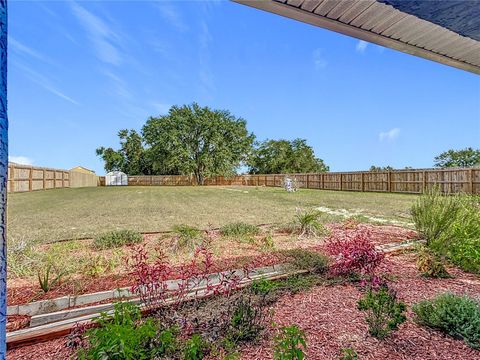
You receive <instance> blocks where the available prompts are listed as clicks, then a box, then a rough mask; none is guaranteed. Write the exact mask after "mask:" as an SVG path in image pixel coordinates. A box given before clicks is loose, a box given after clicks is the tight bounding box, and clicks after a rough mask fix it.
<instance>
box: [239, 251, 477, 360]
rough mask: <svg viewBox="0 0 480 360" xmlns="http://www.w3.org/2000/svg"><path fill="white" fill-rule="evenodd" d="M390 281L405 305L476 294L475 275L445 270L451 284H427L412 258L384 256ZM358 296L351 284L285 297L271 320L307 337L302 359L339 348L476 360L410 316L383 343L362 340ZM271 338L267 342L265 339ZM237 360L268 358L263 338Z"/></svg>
mask: <svg viewBox="0 0 480 360" xmlns="http://www.w3.org/2000/svg"><path fill="white" fill-rule="evenodd" d="M390 269H391V271H392V275H394V276H396V278H395V279H394V283H393V287H394V288H395V289H396V290H397V291H398V296H399V298H400V299H402V300H403V301H405V302H406V303H407V304H408V305H412V304H413V303H414V302H417V301H419V300H422V299H425V298H431V297H433V296H435V295H436V294H439V293H443V292H447V291H450V292H454V293H457V294H469V295H476V296H478V294H480V280H479V277H478V276H475V275H471V274H466V273H463V272H462V271H460V270H458V269H450V273H451V274H452V275H454V276H455V278H453V279H427V278H424V277H422V276H421V275H420V274H419V272H418V271H417V270H416V268H415V258H414V255H413V254H405V255H396V256H392V257H390ZM360 296H361V294H360V292H359V290H358V289H357V288H356V287H355V286H354V285H344V286H342V285H337V286H321V287H316V288H314V289H312V290H311V291H308V292H305V293H300V294H296V295H294V296H286V297H284V298H282V299H281V300H280V301H279V302H278V303H276V304H275V305H274V311H275V315H274V321H275V322H276V323H278V324H281V325H290V324H297V325H298V326H300V327H301V328H303V329H304V330H305V332H306V334H307V341H308V352H307V358H308V359H325V360H327V359H338V358H339V357H340V356H341V349H342V348H349V347H350V348H353V349H355V351H357V353H358V355H359V358H360V359H372V360H373V359H375V360H376V359H422V360H423V359H425V360H433V359H438V360H440V359H441V360H444V359H451V360H457V359H458V360H466V359H480V352H479V351H476V350H473V349H471V348H470V347H468V346H467V345H466V344H465V343H464V342H463V341H461V340H455V339H453V338H451V337H448V336H445V335H443V334H442V333H440V332H438V331H434V330H430V329H426V328H424V327H420V326H418V325H416V324H415V323H414V322H413V321H412V312H411V310H409V311H408V320H407V322H405V323H404V324H402V325H401V326H400V329H399V330H398V331H397V332H395V333H393V335H392V336H390V337H389V338H387V339H386V340H384V341H379V340H376V339H375V338H373V337H371V336H369V335H368V332H367V329H368V327H367V325H366V323H365V321H364V314H363V313H362V312H360V311H358V310H357V309H356V303H357V300H358V299H359V298H360ZM269 338H270V339H271V337H269ZM242 359H244V360H253V359H259V360H260V359H262V360H263V359H272V343H271V340H269V339H266V340H264V341H263V342H262V343H260V344H257V345H248V346H245V347H244V348H243V351H242Z"/></svg>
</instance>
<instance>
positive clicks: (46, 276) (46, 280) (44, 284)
mask: <svg viewBox="0 0 480 360" xmlns="http://www.w3.org/2000/svg"><path fill="white" fill-rule="evenodd" d="M52 274H53V265H52V264H48V265H47V267H46V268H45V270H44V272H43V273H40V272H38V274H37V275H38V284H39V285H40V289H42V290H43V292H44V293H47V292H49V291H50V290H51V289H52V288H53V287H54V286H55V285H57V284H58V283H59V282H60V279H61V278H62V276H63V275H64V274H65V272H63V271H60V272H58V273H57V274H56V275H55V277H54V278H53V279H52V278H50V276H52Z"/></svg>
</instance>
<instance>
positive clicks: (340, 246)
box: [326, 229, 385, 276]
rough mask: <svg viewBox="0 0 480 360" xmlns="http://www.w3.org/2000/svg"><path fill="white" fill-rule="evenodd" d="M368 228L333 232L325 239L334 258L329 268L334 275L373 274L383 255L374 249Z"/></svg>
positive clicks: (328, 250) (327, 247)
mask: <svg viewBox="0 0 480 360" xmlns="http://www.w3.org/2000/svg"><path fill="white" fill-rule="evenodd" d="M370 238H371V233H370V231H369V230H368V229H357V230H355V231H349V232H342V233H335V234H333V235H331V236H330V237H329V238H328V239H327V245H326V249H327V252H328V253H329V254H330V255H332V256H333V257H334V258H335V262H334V263H333V264H332V265H331V267H330V270H331V272H332V273H333V274H334V275H343V276H350V275H355V274H360V275H367V276H373V274H374V273H375V270H376V269H377V267H378V266H379V265H380V264H381V263H382V261H383V259H384V257H385V255H384V253H383V252H381V251H378V250H376V249H375V245H374V244H373V242H372V241H371V240H370Z"/></svg>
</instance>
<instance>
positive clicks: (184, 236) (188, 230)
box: [172, 224, 203, 250]
mask: <svg viewBox="0 0 480 360" xmlns="http://www.w3.org/2000/svg"><path fill="white" fill-rule="evenodd" d="M172 231H173V234H174V249H175V250H178V249H184V248H189V249H194V248H195V246H198V245H199V244H200V243H201V242H202V238H203V237H202V231H201V230H199V229H197V228H194V227H192V226H189V225H186V224H181V225H175V226H174V227H173V228H172Z"/></svg>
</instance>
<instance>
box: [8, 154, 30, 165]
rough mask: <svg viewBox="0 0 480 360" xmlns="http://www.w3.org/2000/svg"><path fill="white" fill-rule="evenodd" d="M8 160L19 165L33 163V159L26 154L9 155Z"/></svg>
mask: <svg viewBox="0 0 480 360" xmlns="http://www.w3.org/2000/svg"><path fill="white" fill-rule="evenodd" d="M8 161H9V162H14V163H17V164H20V165H33V160H32V159H30V158H28V157H26V156H13V155H12V156H9V157H8Z"/></svg>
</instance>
